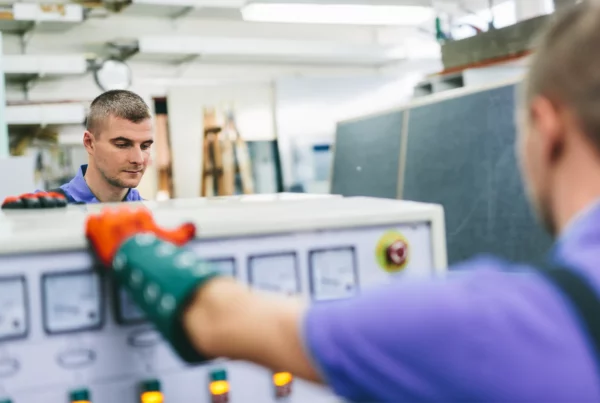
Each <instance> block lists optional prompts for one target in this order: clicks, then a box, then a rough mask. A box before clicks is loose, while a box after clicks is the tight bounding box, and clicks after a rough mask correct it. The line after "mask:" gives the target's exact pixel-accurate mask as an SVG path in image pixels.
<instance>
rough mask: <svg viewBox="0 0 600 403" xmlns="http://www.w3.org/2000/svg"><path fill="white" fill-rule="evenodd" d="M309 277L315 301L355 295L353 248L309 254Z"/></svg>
mask: <svg viewBox="0 0 600 403" xmlns="http://www.w3.org/2000/svg"><path fill="white" fill-rule="evenodd" d="M310 276H311V285H312V294H313V298H314V299H315V300H317V301H324V300H333V299H341V298H348V297H351V296H353V295H355V294H356V291H357V290H358V284H357V283H358V280H357V276H356V266H355V257H354V248H339V249H329V250H319V251H312V252H310Z"/></svg>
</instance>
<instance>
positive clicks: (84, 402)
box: [72, 400, 91, 403]
mask: <svg viewBox="0 0 600 403" xmlns="http://www.w3.org/2000/svg"><path fill="white" fill-rule="evenodd" d="M72 403H91V402H90V401H89V400H76V401H74V402H72Z"/></svg>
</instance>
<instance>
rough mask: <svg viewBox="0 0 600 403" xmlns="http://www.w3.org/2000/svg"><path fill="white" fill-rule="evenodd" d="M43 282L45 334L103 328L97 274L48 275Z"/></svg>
mask: <svg viewBox="0 0 600 403" xmlns="http://www.w3.org/2000/svg"><path fill="white" fill-rule="evenodd" d="M42 283H43V297H44V298H43V301H44V327H45V329H46V332H48V333H50V334H56V333H69V332H77V331H84V330H91V329H97V328H99V327H100V326H101V325H102V298H101V284H100V277H99V276H98V274H96V273H94V272H88V271H86V272H73V273H56V274H54V273H52V274H45V275H44V276H43V278H42Z"/></svg>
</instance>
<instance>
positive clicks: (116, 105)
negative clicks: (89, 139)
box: [86, 90, 151, 136]
mask: <svg viewBox="0 0 600 403" xmlns="http://www.w3.org/2000/svg"><path fill="white" fill-rule="evenodd" d="M110 116H113V117H116V118H121V119H126V120H128V121H130V122H133V123H140V122H143V121H144V120H147V119H150V117H151V115H150V109H149V108H148V105H146V103H145V102H144V100H143V99H142V98H141V97H140V96H139V95H137V94H135V93H133V92H131V91H126V90H113V91H107V92H105V93H103V94H102V95H100V96H98V97H97V98H96V99H94V100H93V101H92V105H91V106H90V111H89V113H88V116H87V120H86V128H87V130H88V131H89V132H90V133H92V134H94V135H96V136H97V135H99V134H100V133H101V132H102V130H103V129H104V126H105V124H106V121H107V119H108V118H109V117H110Z"/></svg>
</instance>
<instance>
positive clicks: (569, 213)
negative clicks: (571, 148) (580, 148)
mask: <svg viewBox="0 0 600 403" xmlns="http://www.w3.org/2000/svg"><path fill="white" fill-rule="evenodd" d="M588 153H590V154H591V152H590V151H589V150H588ZM559 175H560V177H559V178H558V180H557V181H556V182H555V186H554V195H555V198H554V200H553V206H552V207H553V211H554V212H555V224H556V228H557V230H558V233H559V234H562V233H563V232H564V231H565V229H566V228H568V227H570V224H571V223H572V222H573V221H574V220H577V217H580V216H581V215H582V214H584V213H585V212H586V211H588V210H589V209H591V208H592V207H593V206H594V205H595V204H596V203H597V202H598V201H599V200H600V161H599V160H598V159H597V158H596V157H595V156H591V155H587V156H586V155H582V156H581V157H580V158H579V159H577V160H574V162H573V163H571V164H569V166H565V167H564V168H563V169H561V170H560V174H559Z"/></svg>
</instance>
